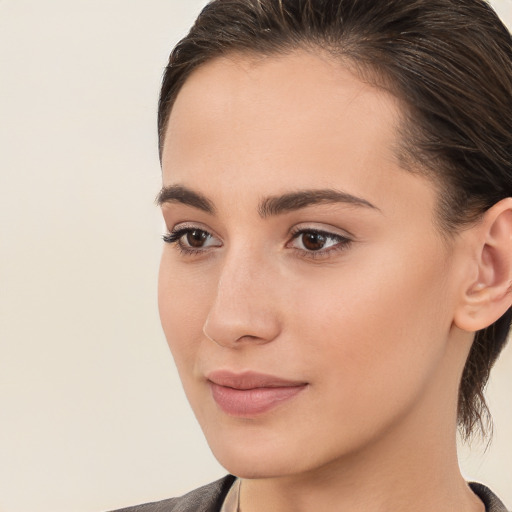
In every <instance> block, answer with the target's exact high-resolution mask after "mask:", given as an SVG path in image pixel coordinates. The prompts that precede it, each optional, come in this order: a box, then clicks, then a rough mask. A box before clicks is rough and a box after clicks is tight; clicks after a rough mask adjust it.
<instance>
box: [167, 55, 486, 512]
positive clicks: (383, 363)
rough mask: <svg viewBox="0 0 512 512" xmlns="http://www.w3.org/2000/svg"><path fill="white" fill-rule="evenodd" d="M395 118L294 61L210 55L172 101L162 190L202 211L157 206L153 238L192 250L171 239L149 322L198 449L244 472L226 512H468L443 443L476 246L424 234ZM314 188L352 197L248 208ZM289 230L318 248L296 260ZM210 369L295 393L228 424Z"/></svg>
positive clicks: (377, 93) (422, 196) (379, 95)
mask: <svg viewBox="0 0 512 512" xmlns="http://www.w3.org/2000/svg"><path fill="white" fill-rule="evenodd" d="M400 112H401V106H400V103H399V101H398V100H397V99H396V98H394V97H393V96H391V95H390V94H388V93H386V92H384V91H382V90H380V89H377V88H375V87H372V86H370V85H367V84H364V83H362V82H361V81H360V80H359V79H358V78H357V77H356V76H354V75H353V74H352V73H351V71H350V70H349V69H347V68H346V67H344V66H342V65H341V64H339V63H337V62H334V61H332V60H330V59H329V58H328V57H325V58H324V57H322V56H321V55H311V54H308V53H306V52H302V51H297V52H295V53H293V54H290V55H287V56H280V57H270V58H255V57H247V56H236V55H234V56H231V57H229V58H219V59H216V60H214V61H212V62H209V63H207V64H205V65H203V66H201V67H200V68H199V69H198V70H196V71H195V72H194V73H193V74H192V76H191V77H189V78H188V80H187V81H186V83H185V84H184V86H183V88H182V90H181V91H180V93H179V95H178V97H177V100H176V103H175V105H174V107H173V111H172V114H171V117H170V121H169V125H168V128H167V132H166V136H165V143H164V150H163V161H162V166H163V184H164V187H168V188H169V187H173V186H182V187H187V189H190V190H193V191H195V192H196V193H198V194H201V195H202V196H205V198H207V200H208V202H209V204H210V206H211V207H212V208H211V210H212V211H210V212H207V211H204V209H202V208H198V207H197V204H196V205H195V206H194V205H190V204H183V201H182V200H179V199H176V198H175V197H174V198H171V199H169V200H163V202H162V212H163V216H164V219H165V223H166V225H167V229H168V230H169V231H170V232H172V231H173V230H176V229H180V228H185V229H189V230H190V229H193V228H195V229H198V230H201V233H203V235H204V236H205V239H204V245H203V247H201V248H200V250H199V252H196V253H193V254H190V253H188V252H186V251H187V249H189V247H188V245H187V244H188V242H189V241H190V239H189V238H187V235H186V234H185V235H183V236H182V237H181V238H180V239H179V241H178V242H174V243H169V244H165V247H164V251H163V255H162V262H161V269H160V277H159V307H160V315H161V319H162V325H163V328H164V331H165V334H166V337H167V340H168V343H169V346H170V348H171V350H172V353H173V356H174V358H175V361H176V364H177V367H178V371H179V373H180V377H181V379H182V382H183V386H184V389H185V392H186V394H187V397H188V399H189V401H190V403H191V406H192V408H193V410H194V412H195V414H196V416H197V419H198V421H199V423H200V424H201V427H202V429H203V431H204V433H205V435H206V438H207V440H208V443H209V445H210V447H211V449H212V451H213V453H214V454H215V456H216V457H217V458H218V460H219V461H220V463H221V464H222V465H223V466H224V467H225V468H226V469H227V470H228V471H230V472H231V473H233V474H235V475H237V476H240V477H241V478H243V481H242V488H241V489H242V491H241V509H242V510H243V512H262V511H269V510H270V511H276V512H281V511H283V512H284V511H292V510H293V511H295V512H297V511H299V512H300V511H310V510H323V511H331V510H333V511H334V510H348V511H350V510H373V511H394V512H396V511H400V510H404V511H405V510H415V511H423V510H425V511H427V510H429V511H430V510H437V511H444V510H446V511H448V510H450V511H456V510H461V511H462V510H464V511H468V510H474V511H477V510H480V511H481V510H483V505H482V503H481V502H480V501H479V500H478V498H476V497H475V495H474V494H473V493H472V492H471V490H470V489H469V488H468V486H467V484H466V483H465V482H464V480H463V479H462V477H461V475H460V471H459V468H458V464H457V457H456V449H455V429H456V406H457V389H458V383H459V381H460V377H461V374H462V369H463V366H464V362H465V359H466V357H467V354H468V351H469V348H470V345H471V341H472V337H473V334H472V332H470V330H469V329H468V330H465V329H464V328H460V327H459V326H458V324H457V322H456V317H457V315H459V316H460V315H461V313H460V311H461V306H460V302H461V295H462V292H461V290H462V289H464V288H465V287H467V286H466V285H467V282H466V280H467V277H466V276H468V275H470V276H475V279H477V277H478V275H479V273H478V269H477V267H476V264H475V261H476V257H475V254H476V253H477V252H476V251H475V246H476V245H475V243H474V240H475V239H476V238H477V235H476V234H475V231H474V230H471V229H468V230H466V231H464V232H462V233H461V234H459V235H458V236H455V237H453V238H452V239H450V240H447V239H446V238H445V237H443V236H442V234H441V233H440V232H439V227H437V226H438V225H437V224H436V222H435V205H436V200H437V193H436V191H435V189H434V186H433V185H432V184H431V183H430V182H429V181H428V180H427V179H426V178H424V177H422V176H421V175H419V174H415V173H411V172H408V171H406V170H404V169H402V168H401V167H400V165H399V159H398V158H397V157H396V156H395V153H394V151H393V148H396V146H397V130H396V128H397V125H398V123H399V120H400ZM325 189H329V190H336V191H343V192H345V193H348V194H351V195H352V196H356V197H358V198H360V199H361V200H362V201H360V202H359V203H357V202H356V203H354V202H348V203H347V202H328V201H324V202H321V203H319V204H310V205H308V206H306V207H303V208H299V209H296V210H293V211H286V212H281V213H280V214H277V215H267V216H262V215H261V212H260V211H259V209H260V210H261V202H262V200H263V199H264V198H268V197H274V196H280V195H282V194H287V193H291V192H296V191H299V190H307V191H311V190H325ZM162 197H163V198H164V195H162ZM164 199H165V198H164ZM366 203H369V204H371V205H372V206H368V204H366ZM203 206H204V205H203ZM300 229H302V230H307V229H309V230H311V229H316V230H321V231H322V232H327V233H332V235H330V236H326V238H325V247H324V248H322V249H320V250H316V251H313V250H307V249H308V248H309V247H310V246H306V245H305V241H306V242H307V240H308V239H307V238H305V235H300V234H299V235H296V231H297V230H300ZM340 237H343V238H340ZM345 239H348V240H349V242H346V240H345ZM180 244H181V245H180ZM460 323H462V322H460ZM219 369H222V370H226V369H227V370H231V371H234V372H243V371H247V370H252V371H257V372H260V373H266V374H272V375H276V376H279V377H281V378H284V379H291V380H295V381H300V382H304V383H307V386H306V388H305V389H304V391H302V392H300V393H299V394H298V395H297V396H295V397H294V398H292V399H290V400H288V401H285V402H283V403H282V404H281V405H279V406H278V407H275V408H273V409H271V410H270V411H268V412H266V413H264V414H260V415H255V416H254V417H249V418H240V417H234V416H232V415H229V414H226V413H225V412H223V411H222V410H221V409H220V408H219V407H218V405H217V404H216V403H215V401H214V400H213V398H212V393H211V390H210V387H209V385H208V381H207V378H206V375H207V374H208V373H209V372H211V371H213V370H219Z"/></svg>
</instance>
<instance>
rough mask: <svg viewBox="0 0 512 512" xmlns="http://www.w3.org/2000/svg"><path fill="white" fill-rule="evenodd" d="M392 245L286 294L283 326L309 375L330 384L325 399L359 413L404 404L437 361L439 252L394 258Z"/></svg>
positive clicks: (445, 310) (441, 306) (444, 332)
mask: <svg viewBox="0 0 512 512" xmlns="http://www.w3.org/2000/svg"><path fill="white" fill-rule="evenodd" d="M398 251H399V248H397V246H394V247H393V248H390V249H389V251H388V252H387V253H386V250H385V248H382V249H381V251H379V258H378V261H373V260H372V261H370V260H366V259H365V258H364V257H362V258H354V260H353V261H351V262H350V264H348V265H347V266H346V267H344V268H341V267H340V268H339V269H336V272H334V269H331V270H332V271H330V272H329V273H328V274H327V273H326V275H325V276H318V275H317V279H308V282H307V284H306V286H305V287H304V289H307V290H308V293H307V294H304V293H302V294H300V293H299V291H298V290H295V292H294V293H293V294H292V295H294V296H295V297H300V298H299V299H297V298H296V299H295V307H294V310H295V312H296V313H295V314H294V317H293V319H291V320H290V322H289V324H290V325H294V326H295V327H294V330H295V332H296V333H297V336H299V335H300V336H301V339H302V340H303V343H305V345H306V346H305V347H304V349H305V350H306V351H307V352H308V354H309V357H310V362H311V364H310V368H311V369H312V371H314V372H315V377H317V378H318V379H319V381H320V382H321V383H325V389H330V390H332V394H333V395H335V397H334V398H333V396H330V397H329V399H330V400H333V402H332V403H335V404H339V407H346V406H347V405H349V407H350V410H351V411H352V412H353V411H354V410H358V414H360V415H362V416H368V414H372V410H373V413H374V412H375V411H376V410H378V409H379V408H380V407H381V404H386V407H393V406H394V405H393V403H394V404H395V405H396V406H397V407H398V406H399V405H400V406H404V404H405V403H406V402H412V400H413V397H414V395H415V394H416V395H417V394H418V393H420V392H421V390H422V389H423V388H424V387H425V386H427V385H428V382H429V380H430V379H431V378H432V375H433V373H434V372H435V371H436V369H437V368H438V367H439V364H440V360H441V358H442V356H443V352H444V343H445V341H446V338H447V336H448V331H449V328H450V325H451V320H450V319H451V317H450V314H449V309H450V308H449V306H448V303H447V301H444V298H445V297H447V295H448V294H447V293H446V289H445V283H446V280H445V276H444V275H443V274H442V272H440V269H442V265H443V261H442V259H440V257H439V254H437V252H432V253H431V254H428V251H426V252H425V254H424V255H423V256H424V257H423V258H421V259H419V258H418V253H417V251H416V250H415V251H414V253H412V251H411V252H410V253H407V251H402V254H403V258H397V253H399V252H398ZM418 261H422V262H423V263H416V262H418ZM303 284H304V283H303ZM390 396H393V397H394V399H393V401H391V402H390V400H389V397H390ZM355 397H357V400H354V398H355Z"/></svg>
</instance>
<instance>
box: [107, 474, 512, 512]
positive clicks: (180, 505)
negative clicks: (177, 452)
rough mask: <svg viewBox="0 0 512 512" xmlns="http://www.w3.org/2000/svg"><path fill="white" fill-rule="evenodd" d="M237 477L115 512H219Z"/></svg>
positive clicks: (493, 507) (494, 511)
mask: <svg viewBox="0 0 512 512" xmlns="http://www.w3.org/2000/svg"><path fill="white" fill-rule="evenodd" d="M234 481H235V477H234V476H232V475H228V476H226V477H224V478H222V479H221V480H217V481H216V482H213V483H211V484H208V485H205V486H204V487H200V488H199V489H195V490H194V491H192V492H189V493H188V494H185V496H182V497H181V498H170V499H168V500H164V501H157V502H155V503H146V504H145V505H137V506H135V507H128V508H123V509H121V510H117V511H113V512H219V510H220V508H221V506H222V503H223V501H224V498H225V496H226V494H227V492H228V491H229V488H230V487H231V485H232V484H233V482H234ZM469 485H470V487H471V489H472V490H473V492H474V493H475V494H476V495H477V496H479V498H480V499H481V500H482V501H483V502H484V504H485V509H486V512H507V509H506V508H505V505H503V503H502V502H501V501H500V500H499V498H498V497H497V496H496V495H495V494H494V493H493V492H492V491H491V490H490V489H488V488H487V487H485V486H484V485H481V484H473V483H472V484H469Z"/></svg>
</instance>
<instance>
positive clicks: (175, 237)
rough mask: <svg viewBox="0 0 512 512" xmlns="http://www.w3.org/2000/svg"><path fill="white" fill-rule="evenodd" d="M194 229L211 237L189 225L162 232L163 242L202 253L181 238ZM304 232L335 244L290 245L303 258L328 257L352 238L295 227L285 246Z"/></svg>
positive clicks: (188, 252)
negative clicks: (315, 247)
mask: <svg viewBox="0 0 512 512" xmlns="http://www.w3.org/2000/svg"><path fill="white" fill-rule="evenodd" d="M194 231H197V232H200V233H202V234H206V235H208V236H209V237H212V234H211V233H209V232H208V231H206V230H205V229H201V228H199V227H194V226H190V227H183V228H179V229H176V230H173V231H171V232H170V233H167V234H164V235H163V236H162V239H163V241H164V242H165V243H168V244H173V245H175V246H176V247H177V248H178V249H179V251H180V253H181V254H183V255H185V256H193V255H198V254H204V253H205V252H206V251H207V250H208V247H206V248H202V247H201V248H193V247H190V246H188V245H185V244H184V243H183V242H182V240H181V239H182V238H183V237H184V236H185V235H187V234H189V233H192V232H194ZM306 234H309V235H316V236H321V237H324V238H325V239H327V240H329V239H330V240H333V241H335V244H334V245H332V246H330V247H327V248H326V249H319V250H318V251H314V250H306V249H300V248H297V247H291V249H293V250H295V251H297V252H298V253H299V255H300V256H301V257H303V258H309V259H319V258H328V257H329V256H330V255H331V254H332V253H334V252H339V251H344V250H346V249H348V247H349V246H350V244H351V243H352V239H350V238H348V237H347V236H344V235H339V234H336V233H330V232H328V231H323V230H321V229H314V228H296V229H295V230H292V232H291V241H290V242H287V244H286V246H287V247H288V246H289V244H290V243H291V242H293V241H295V240H297V239H298V238H299V237H301V236H303V235H306ZM213 247H220V246H213Z"/></svg>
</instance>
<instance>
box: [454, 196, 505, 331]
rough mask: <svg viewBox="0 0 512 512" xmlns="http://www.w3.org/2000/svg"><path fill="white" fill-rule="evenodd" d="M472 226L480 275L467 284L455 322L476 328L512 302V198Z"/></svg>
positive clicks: (470, 329) (492, 209)
mask: <svg viewBox="0 0 512 512" xmlns="http://www.w3.org/2000/svg"><path fill="white" fill-rule="evenodd" d="M471 229H474V230H475V235H476V240H477V242H476V243H477V253H476V254H477V257H476V261H475V265H476V266H477V272H476V276H477V277H476V279H473V280H472V281H471V282H469V283H468V284H467V286H465V289H464V290H463V297H462V301H461V303H460V304H459V307H458V308H457V311H456V315H455V318H454V322H455V324H456V325H457V326H458V327H459V328H461V329H463V330H465V331H471V332H476V331H479V330H481V329H484V328H486V327H488V326H489V325H491V324H493V323H494V322H495V321H496V320H498V318H500V317H501V316H502V315H503V314H504V313H505V312H506V311H507V309H509V308H510V306H511V305H512V291H511V288H512V198H510V197H509V198H506V199H503V200H501V201H500V202H498V203H496V204H495V205H494V206H493V207H491V208H490V209H489V210H487V212H486V213H485V215H484V217H483V218H482V220H481V221H480V222H479V223H478V224H477V225H476V226H475V227H474V228H471Z"/></svg>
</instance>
